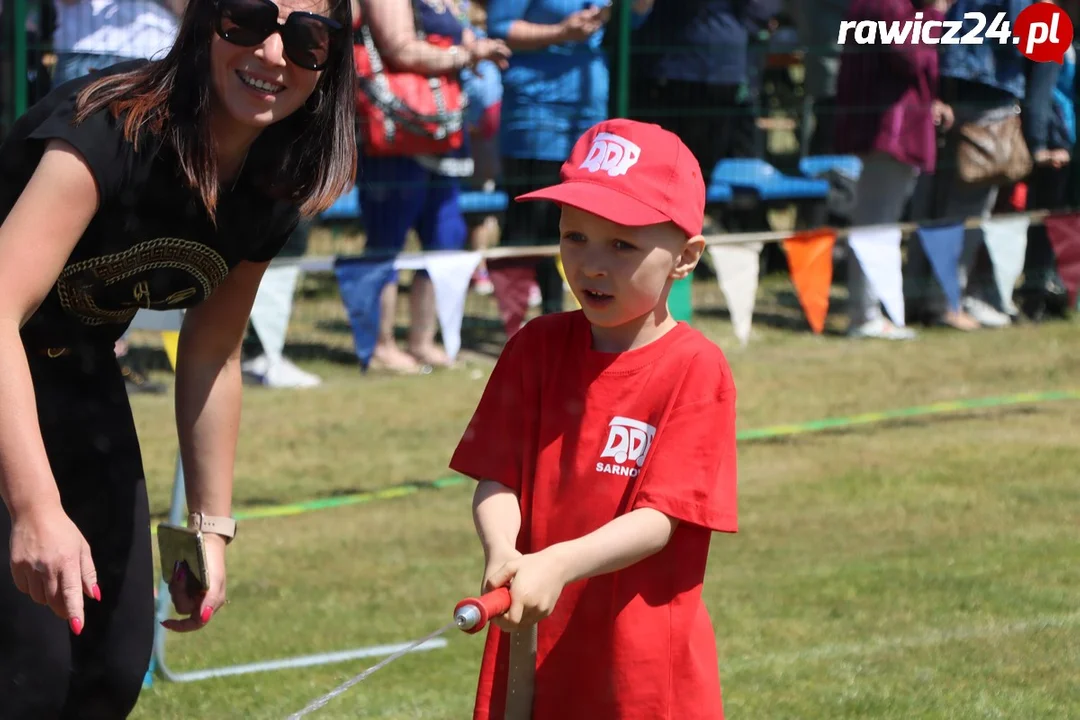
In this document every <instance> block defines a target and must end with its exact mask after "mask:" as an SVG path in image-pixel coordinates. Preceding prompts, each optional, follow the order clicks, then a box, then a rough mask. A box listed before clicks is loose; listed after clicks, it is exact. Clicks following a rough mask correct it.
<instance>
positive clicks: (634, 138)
mask: <svg viewBox="0 0 1080 720" xmlns="http://www.w3.org/2000/svg"><path fill="white" fill-rule="evenodd" d="M559 177H560V178H561V179H562V181H561V182H560V183H559V184H558V185H552V186H550V187H546V188H541V189H540V190H536V191H534V192H530V193H525V194H524V195H519V196H518V197H517V198H515V199H516V200H518V201H521V200H553V201H554V202H557V203H562V204H564V205H570V206H571V207H576V208H578V209H580V210H584V211H586V212H590V213H592V214H594V215H599V216H600V217H602V218H604V219H605V220H610V221H611V222H613V223H618V224H619V225H631V226H639V225H655V224H657V223H662V222H668V221H671V222H673V223H675V224H676V225H677V226H679V227H680V228H681V229H682V230H683V232H685V233H686V236H687V237H693V236H695V235H700V234H701V228H702V225H703V223H704V218H705V183H704V181H702V179H701V166H700V165H699V164H698V161H697V158H695V157H694V154H693V153H691V152H690V149H689V148H688V147H686V145H685V144H684V143H683V141H682V140H680V139H679V136H678V135H676V134H675V133H673V132H669V131H667V130H665V129H663V128H662V127H660V126H659V125H652V124H649V123H642V122H637V121H634V120H623V119H616V120H604V121H603V122H599V123H597V124H596V125H593V126H592V127H591V128H589V129H588V130H587V131H586V132H585V134H584V135H582V136H581V137H580V138H579V139H578V141H577V143H576V144H575V145H574V149H573V150H571V151H570V157H569V158H568V159H567V160H566V162H564V163H563V165H562V169H561V170H560V171H559Z"/></svg>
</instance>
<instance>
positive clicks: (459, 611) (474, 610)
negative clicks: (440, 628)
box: [454, 587, 510, 634]
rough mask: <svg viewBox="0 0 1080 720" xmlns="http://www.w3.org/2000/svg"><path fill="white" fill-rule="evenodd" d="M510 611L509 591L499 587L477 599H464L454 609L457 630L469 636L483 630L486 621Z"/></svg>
mask: <svg viewBox="0 0 1080 720" xmlns="http://www.w3.org/2000/svg"><path fill="white" fill-rule="evenodd" d="M509 609H510V589H509V588H505V587H501V588H498V589H496V590H492V591H491V592H489V593H484V594H483V595H481V596H480V597H477V598H465V599H464V600H462V601H461V602H459V603H458V604H457V606H456V607H455V608H454V622H455V623H456V624H457V626H458V629H460V630H463V631H465V632H467V633H469V634H473V633H478V632H480V631H481V630H483V629H484V626H485V625H487V623H488V620H490V619H491V618H493V617H498V616H499V615H502V614H503V613H504V612H506V611H507V610H509Z"/></svg>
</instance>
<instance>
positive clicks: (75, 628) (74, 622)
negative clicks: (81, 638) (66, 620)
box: [70, 617, 82, 635]
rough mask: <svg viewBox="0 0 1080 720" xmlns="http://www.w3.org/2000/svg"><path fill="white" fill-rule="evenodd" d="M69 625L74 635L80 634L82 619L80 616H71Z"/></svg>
mask: <svg viewBox="0 0 1080 720" xmlns="http://www.w3.org/2000/svg"><path fill="white" fill-rule="evenodd" d="M70 625H71V632H73V633H75V634H76V635H81V634H82V620H81V619H80V618H77V617H75V618H71V621H70Z"/></svg>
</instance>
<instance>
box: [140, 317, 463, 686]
mask: <svg viewBox="0 0 1080 720" xmlns="http://www.w3.org/2000/svg"><path fill="white" fill-rule="evenodd" d="M182 324H183V313H182V312H181V311H167V312H153V311H143V310H140V311H139V313H138V314H137V315H136V316H135V320H133V321H132V324H131V327H132V328H133V329H142V330H157V331H160V332H175V331H177V330H179V329H180V327H181V325H182ZM173 370H174V371H175V368H173ZM186 515H187V496H186V493H185V489H184V464H183V461H182V459H181V457H180V452H179V451H177V453H176V471H175V473H174V474H173V488H172V501H171V503H170V504H169V522H170V523H172V524H173V525H182V524H184V522H185V517H186ZM171 605H172V597H171V596H170V595H169V579H168V578H165V577H162V578H161V580H160V582H159V584H158V596H157V603H156V609H155V613H154V617H155V623H154V646H153V652H152V653H151V655H150V664H149V667H148V668H147V671H146V674H145V675H144V676H143V687H144V688H145V687H151V686H152V685H153V682H154V675H155V674H158V675H160V676H161V677H163V678H165V679H166V680H168V681H170V682H194V681H196V680H207V679H209V678H216V677H227V676H229V675H245V674H248V673H256V672H266V671H269V670H285V669H291V668H302V667H311V666H314V665H327V664H330V663H339V662H346V661H349V660H357V659H360V658H369V657H381V656H385V655H392V654H394V653H396V652H399V651H401V650H403V649H405V648H407V647H409V643H398V644H395V645H374V646H368V647H360V648H354V649H351V650H343V651H339V652H330V653H319V654H316V655H302V656H298V657H291V658H282V659H279V660H268V661H265V662H256V663H249V664H246V665H228V666H225V667H220V668H209V669H205V670H195V671H191V672H175V671H173V670H172V669H170V668H169V666H168V664H167V663H166V662H165V642H166V640H167V639H168V631H167V630H166V629H165V628H163V627H162V626H161V621H163V620H166V619H168V617H169V614H170V607H171ZM446 642H447V641H446V639H445V638H435V639H434V640H430V641H428V642H426V643H423V644H421V645H419V646H417V647H416V648H414V649H413V651H415V652H419V651H421V650H434V649H436V648H441V647H445V646H446Z"/></svg>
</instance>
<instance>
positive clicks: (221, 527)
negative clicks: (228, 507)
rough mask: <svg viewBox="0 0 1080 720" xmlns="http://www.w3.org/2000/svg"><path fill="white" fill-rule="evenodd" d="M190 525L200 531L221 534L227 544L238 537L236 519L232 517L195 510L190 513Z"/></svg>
mask: <svg viewBox="0 0 1080 720" xmlns="http://www.w3.org/2000/svg"><path fill="white" fill-rule="evenodd" d="M188 527H190V528H194V529H195V530H198V531H199V532H204V533H212V534H214V535H220V536H222V537H223V538H225V544H226V545H228V544H229V543H230V542H232V539H233V538H234V537H236V520H234V519H232V518H231V517H221V516H219V515H204V514H203V513H201V512H194V513H191V514H190V515H188Z"/></svg>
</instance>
